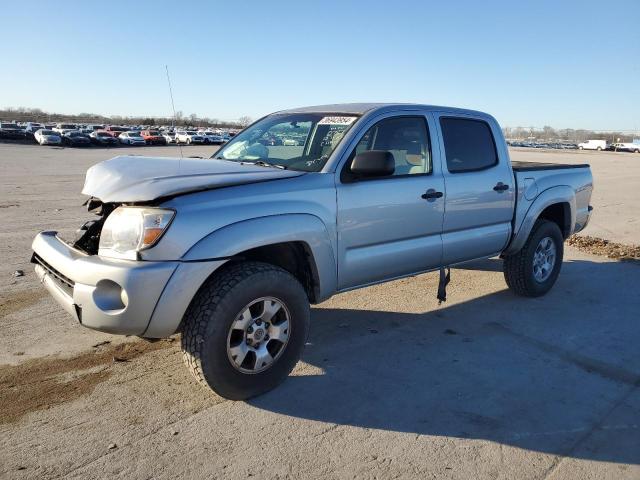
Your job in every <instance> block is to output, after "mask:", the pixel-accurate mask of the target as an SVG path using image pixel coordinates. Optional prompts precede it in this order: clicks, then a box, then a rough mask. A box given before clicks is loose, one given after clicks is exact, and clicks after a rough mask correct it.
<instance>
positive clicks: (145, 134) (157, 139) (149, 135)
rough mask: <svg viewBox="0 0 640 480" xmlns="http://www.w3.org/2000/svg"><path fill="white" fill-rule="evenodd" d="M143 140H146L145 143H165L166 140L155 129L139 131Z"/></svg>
mask: <svg viewBox="0 0 640 480" xmlns="http://www.w3.org/2000/svg"><path fill="white" fill-rule="evenodd" d="M140 135H142V138H144V141H145V142H147V145H166V144H167V140H166V138H164V137H163V136H162V134H161V133H160V132H159V131H157V130H143V131H142V132H140Z"/></svg>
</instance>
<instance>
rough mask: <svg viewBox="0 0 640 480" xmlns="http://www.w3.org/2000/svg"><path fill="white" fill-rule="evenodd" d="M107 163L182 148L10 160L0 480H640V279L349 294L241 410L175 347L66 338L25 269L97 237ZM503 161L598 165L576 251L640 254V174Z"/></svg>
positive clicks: (2, 192)
mask: <svg viewBox="0 0 640 480" xmlns="http://www.w3.org/2000/svg"><path fill="white" fill-rule="evenodd" d="M214 148H215V147H213V148H212V147H208V148H207V147H195V146H194V147H184V148H183V152H184V155H185V156H189V155H203V156H205V155H207V156H208V155H210V154H211V153H212V152H213V150H214ZM116 151H117V153H118V154H126V153H135V154H142V155H163V156H171V155H175V154H176V153H177V152H178V149H177V147H140V148H118V149H117V150H114V151H113V152H110V151H109V150H106V149H95V148H92V149H63V148H56V147H51V148H44V147H39V146H35V145H34V146H31V145H13V144H0V168H1V169H2V176H1V178H0V184H1V185H2V187H1V188H0V222H1V224H2V226H3V227H2V229H1V230H0V257H1V258H2V259H3V262H2V263H1V264H0V328H1V330H0V332H1V333H0V405H1V406H2V408H1V409H0V478H33V479H36V478H37V479H41V478H59V477H65V478H83V479H84V478H112V477H115V476H121V477H123V478H176V477H186V478H203V477H209V478H247V477H249V476H254V477H257V478H347V477H349V478H434V477H438V478H464V479H468V478H506V479H512V478H581V479H586V478H611V479H620V478H640V420H639V419H640V389H639V388H638V387H639V386H640V350H638V348H637V345H638V341H640V324H638V322H637V315H638V311H640V294H639V293H638V286H639V285H640V267H639V265H638V264H637V263H631V262H617V261H613V260H610V259H607V258H603V257H598V256H593V255H589V254H586V253H582V252H579V251H577V250H575V249H572V248H570V247H567V249H566V251H565V264H564V266H563V270H562V273H561V275H560V278H559V280H558V283H557V284H556V286H555V288H554V289H553V290H552V291H551V292H550V293H549V294H548V295H547V296H545V297H543V298H539V299H522V298H519V297H515V296H514V295H512V294H511V293H510V292H509V291H508V290H507V289H506V285H505V283H504V280H503V278H502V273H501V262H500V260H498V259H491V260H486V261H482V262H475V263H473V264H469V265H467V266H466V267H465V268H458V269H455V270H453V272H452V283H451V284H450V286H449V289H448V294H449V301H448V302H447V303H445V304H443V305H441V306H438V305H437V301H436V299H435V295H436V285H437V284H436V281H437V278H436V277H437V276H436V274H426V275H420V276H417V277H414V278H409V279H404V280H400V281H396V282H392V283H388V284H385V285H378V286H375V287H370V288H367V289H363V290H358V291H354V292H349V293H345V294H341V295H338V296H336V297H334V298H332V299H331V300H329V301H327V302H325V303H323V304H321V305H318V306H316V307H314V308H313V310H312V328H311V335H310V339H309V344H308V345H307V349H306V352H305V355H304V358H303V361H302V362H301V363H299V364H298V366H297V367H296V369H295V371H294V373H293V374H292V376H291V378H289V379H288V380H287V381H286V382H285V383H284V384H283V385H282V386H281V387H279V388H278V389H276V390H274V391H273V392H270V393H268V394H266V395H264V396H262V397H260V398H258V399H255V400H252V401H249V402H230V401H226V400H223V399H220V398H218V397H216V396H215V395H213V394H211V393H210V392H209V391H207V390H205V389H203V388H201V387H199V386H198V385H196V384H195V382H194V381H193V380H192V379H191V377H190V375H189V373H188V372H187V370H186V369H185V368H184V367H183V365H182V359H181V356H180V352H179V346H178V343H179V342H178V341H177V339H174V341H162V342H156V343H146V342H136V341H135V339H132V338H129V339H127V338H123V337H113V336H110V335H106V334H101V333H97V332H92V331H89V330H87V329H84V328H83V327H81V326H79V325H77V324H75V323H73V321H72V320H71V319H70V318H68V317H67V315H66V314H65V313H64V312H63V311H62V309H61V308H59V307H57V305H56V304H55V303H54V302H53V300H51V299H50V298H49V296H48V295H47V294H46V292H45V291H44V290H43V289H42V288H40V286H39V284H38V282H37V280H36V277H35V274H34V273H33V270H32V268H31V265H30V264H29V263H28V261H29V255H30V249H29V246H30V242H31V240H32V238H33V236H34V235H35V233H36V232H38V231H39V230H44V229H57V230H61V231H62V232H67V233H71V232H73V231H74V230H75V229H76V228H77V227H78V226H79V225H80V224H81V223H82V222H83V221H84V219H86V218H88V217H87V212H86V211H85V210H84V208H83V207H82V206H81V205H80V204H81V203H82V201H83V200H84V199H83V197H82V195H81V194H80V190H81V187H82V182H83V175H84V171H85V170H86V169H87V168H88V167H89V166H90V165H92V164H94V163H95V162H97V161H100V160H103V159H106V158H110V157H111V156H113V153H114V152H116ZM512 158H514V159H517V160H540V161H548V162H553V161H561V162H575V163H585V162H586V163H590V164H591V166H592V170H593V172H594V177H595V185H596V191H595V193H594V198H593V201H592V203H593V205H594V207H595V213H594V218H593V220H592V223H591V225H590V226H589V227H588V229H587V230H586V231H585V233H586V234H589V235H594V236H599V237H603V238H607V239H610V240H614V241H618V242H622V243H640V222H639V220H638V219H639V215H638V214H639V213H640V212H639V211H638V209H639V207H638V204H639V200H640V194H639V193H638V191H637V185H638V181H639V180H640V156H638V155H636V156H633V155H632V154H616V153H609V152H599V153H596V152H570V151H541V150H530V149H514V150H513V151H512ZM17 269H20V270H23V271H24V273H25V275H24V276H22V277H17V278H16V277H14V276H13V272H14V271H15V270H17ZM123 342H125V343H123ZM109 447H112V448H109Z"/></svg>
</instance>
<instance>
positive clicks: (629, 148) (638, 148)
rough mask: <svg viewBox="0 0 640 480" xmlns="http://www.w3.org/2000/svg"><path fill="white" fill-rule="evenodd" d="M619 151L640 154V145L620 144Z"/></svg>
mask: <svg viewBox="0 0 640 480" xmlns="http://www.w3.org/2000/svg"><path fill="white" fill-rule="evenodd" d="M618 145H620V146H619V147H618V150H626V151H627V152H632V153H640V143H628V142H627V143H619V144H618Z"/></svg>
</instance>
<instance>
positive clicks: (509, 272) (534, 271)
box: [503, 220, 564, 297]
mask: <svg viewBox="0 0 640 480" xmlns="http://www.w3.org/2000/svg"><path fill="white" fill-rule="evenodd" d="M563 255H564V240H563V238H562V232H561V231H560V228H559V227H558V225H557V224H555V223H553V222H550V221H548V220H538V221H537V222H536V223H535V225H534V226H533V229H532V230H531V233H530V234H529V238H528V239H527V241H526V243H525V244H524V246H523V247H522V249H521V250H520V251H519V252H518V253H515V254H514V255H508V256H506V257H505V258H504V263H503V270H504V279H505V280H506V282H507V285H508V287H509V288H510V289H511V290H512V291H513V292H514V293H516V294H518V295H522V296H525V297H540V296H542V295H544V294H545V293H547V292H548V291H549V290H551V287H553V285H554V284H555V283H556V280H557V278H558V275H559V274H560V268H561V267H562V257H563Z"/></svg>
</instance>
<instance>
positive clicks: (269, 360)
mask: <svg viewBox="0 0 640 480" xmlns="http://www.w3.org/2000/svg"><path fill="white" fill-rule="evenodd" d="M290 320H291V316H290V314H289V310H288V308H287V306H286V305H285V303H284V302H282V301H281V300H278V299H277V298H274V297H263V298H258V299H256V300H254V301H252V302H251V303H249V304H248V305H247V306H246V307H245V308H243V309H242V311H241V312H240V313H239V314H238V315H237V317H236V319H235V321H234V322H233V323H232V324H231V327H230V329H229V334H228V336H227V356H228V357H229V361H230V362H231V364H232V365H233V366H234V368H236V369H237V370H239V371H241V372H242V373H259V372H261V371H264V370H266V369H267V368H269V367H270V366H271V365H273V363H274V362H275V361H276V360H277V359H278V358H279V357H280V355H281V354H282V352H284V349H285V347H286V345H287V342H288V341H289V336H290Z"/></svg>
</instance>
